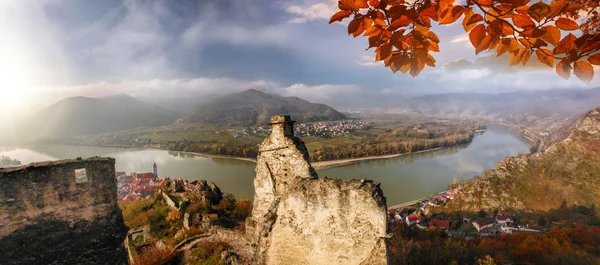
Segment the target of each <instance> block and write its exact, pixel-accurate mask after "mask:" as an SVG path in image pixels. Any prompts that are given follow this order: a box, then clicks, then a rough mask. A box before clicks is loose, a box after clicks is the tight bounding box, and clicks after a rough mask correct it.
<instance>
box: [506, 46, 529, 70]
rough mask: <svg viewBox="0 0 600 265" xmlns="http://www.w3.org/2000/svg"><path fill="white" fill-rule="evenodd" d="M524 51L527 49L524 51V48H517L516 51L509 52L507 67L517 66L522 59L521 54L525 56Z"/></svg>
mask: <svg viewBox="0 0 600 265" xmlns="http://www.w3.org/2000/svg"><path fill="white" fill-rule="evenodd" d="M526 51H527V49H525V48H519V50H518V51H516V52H511V53H510V58H509V60H508V66H513V65H517V64H519V63H520V62H521V58H522V57H523V54H525V52H526Z"/></svg>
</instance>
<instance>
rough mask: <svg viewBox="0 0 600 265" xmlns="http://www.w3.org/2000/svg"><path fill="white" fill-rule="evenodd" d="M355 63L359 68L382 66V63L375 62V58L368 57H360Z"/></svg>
mask: <svg viewBox="0 0 600 265" xmlns="http://www.w3.org/2000/svg"><path fill="white" fill-rule="evenodd" d="M356 63H358V64H359V65H361V66H366V67H377V66H383V65H384V64H383V62H382V61H379V62H377V61H375V58H373V56H369V55H361V56H360V59H359V60H357V61H356Z"/></svg>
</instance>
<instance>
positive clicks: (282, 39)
mask: <svg viewBox="0 0 600 265" xmlns="http://www.w3.org/2000/svg"><path fill="white" fill-rule="evenodd" d="M335 10H336V1H335V0H295V1H265V0H260V1H233V0H219V1H216V0H210V1H176V2H175V1H164V0H153V1H136V0H127V1H120V0H110V1H102V2H89V1H59V0H43V1H32V0H23V1H2V2H0V16H2V17H3V20H4V22H3V23H0V32H2V37H3V38H2V39H3V42H2V43H0V54H1V55H2V58H5V59H3V60H2V62H0V72H3V73H4V76H3V78H2V79H0V89H1V90H0V91H1V92H0V104H1V105H2V106H3V109H4V110H5V111H10V110H17V109H18V110H24V109H25V110H26V109H32V108H33V109H35V108H36V107H37V106H40V105H49V104H52V103H53V102H56V101H58V100H60V99H62V98H65V97H72V96H87V97H102V96H107V95H114V94H123V93H124V94H128V95H131V96H134V97H139V98H143V97H146V98H147V97H158V98H160V97H164V98H172V97H203V96H208V95H212V94H227V93H233V92H239V91H242V90H245V89H249V88H255V89H259V90H262V91H266V92H269V93H275V94H279V95H282V96H298V97H301V98H304V99H306V100H309V101H312V102H320V103H325V104H330V105H333V106H336V105H337V106H340V105H351V104H353V102H356V101H358V102H363V103H364V101H370V102H368V103H369V104H376V103H377V100H379V99H381V98H387V97H390V96H415V95H421V94H430V93H445V92H456V91H472V92H482V93H499V92H506V91H515V90H530V89H532V90H539V89H549V88H592V87H598V86H600V80H599V79H598V78H596V79H594V80H593V81H592V82H591V84H590V85H586V84H584V83H583V82H581V81H579V80H577V79H576V78H571V79H570V80H563V79H562V78H560V77H559V76H558V75H556V73H555V72H554V70H553V69H551V68H549V67H546V66H544V65H541V64H540V63H539V62H537V61H536V60H531V61H530V62H529V63H528V64H527V65H526V66H517V67H513V68H509V67H507V65H508V63H507V58H504V57H500V58H496V57H495V55H494V54H493V53H490V52H488V53H484V54H481V55H480V56H478V57H476V56H475V52H474V49H473V47H472V46H471V44H470V43H469V41H468V38H467V35H466V34H465V33H464V31H463V29H462V26H461V25H460V23H458V24H455V25H451V26H436V27H434V30H436V32H438V35H439V37H440V39H441V42H440V47H441V52H440V53H439V54H436V59H437V67H435V68H427V69H426V70H425V71H423V73H422V74H421V75H420V76H419V77H417V78H412V77H410V76H409V75H403V74H400V73H397V74H392V73H391V72H390V71H389V69H385V68H384V66H383V65H381V64H380V63H376V62H374V54H373V50H369V51H365V48H366V47H367V42H366V40H364V39H361V38H357V39H354V38H352V37H350V36H348V35H347V34H346V32H345V30H344V29H343V27H345V26H346V25H345V23H340V24H334V25H328V24H327V22H328V19H329V17H330V16H331V15H332V14H333V13H334V12H335ZM231 14H235V15H234V16H232V15H231ZM596 68H597V67H596Z"/></svg>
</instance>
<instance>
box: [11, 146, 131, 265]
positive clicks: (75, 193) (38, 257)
mask: <svg viewBox="0 0 600 265" xmlns="http://www.w3.org/2000/svg"><path fill="white" fill-rule="evenodd" d="M116 185H117V183H116V179H115V160H114V159H112V158H103V157H94V158H88V159H85V160H83V159H74V160H60V161H51V162H40V163H32V164H30V165H27V166H21V167H14V168H0V220H1V221H0V253H1V254H0V264H23V265H25V264H127V254H126V251H125V248H124V246H123V241H124V240H125V237H126V235H127V227H126V226H125V225H124V223H123V216H122V214H121V210H120V209H119V207H118V204H117V194H116V192H115V191H116V189H117V186H116Z"/></svg>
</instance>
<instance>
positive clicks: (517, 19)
mask: <svg viewBox="0 0 600 265" xmlns="http://www.w3.org/2000/svg"><path fill="white" fill-rule="evenodd" d="M512 21H513V23H515V26H517V27H519V28H526V27H531V26H535V23H534V22H533V20H531V18H530V17H529V16H528V15H523V14H513V15H512Z"/></svg>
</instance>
